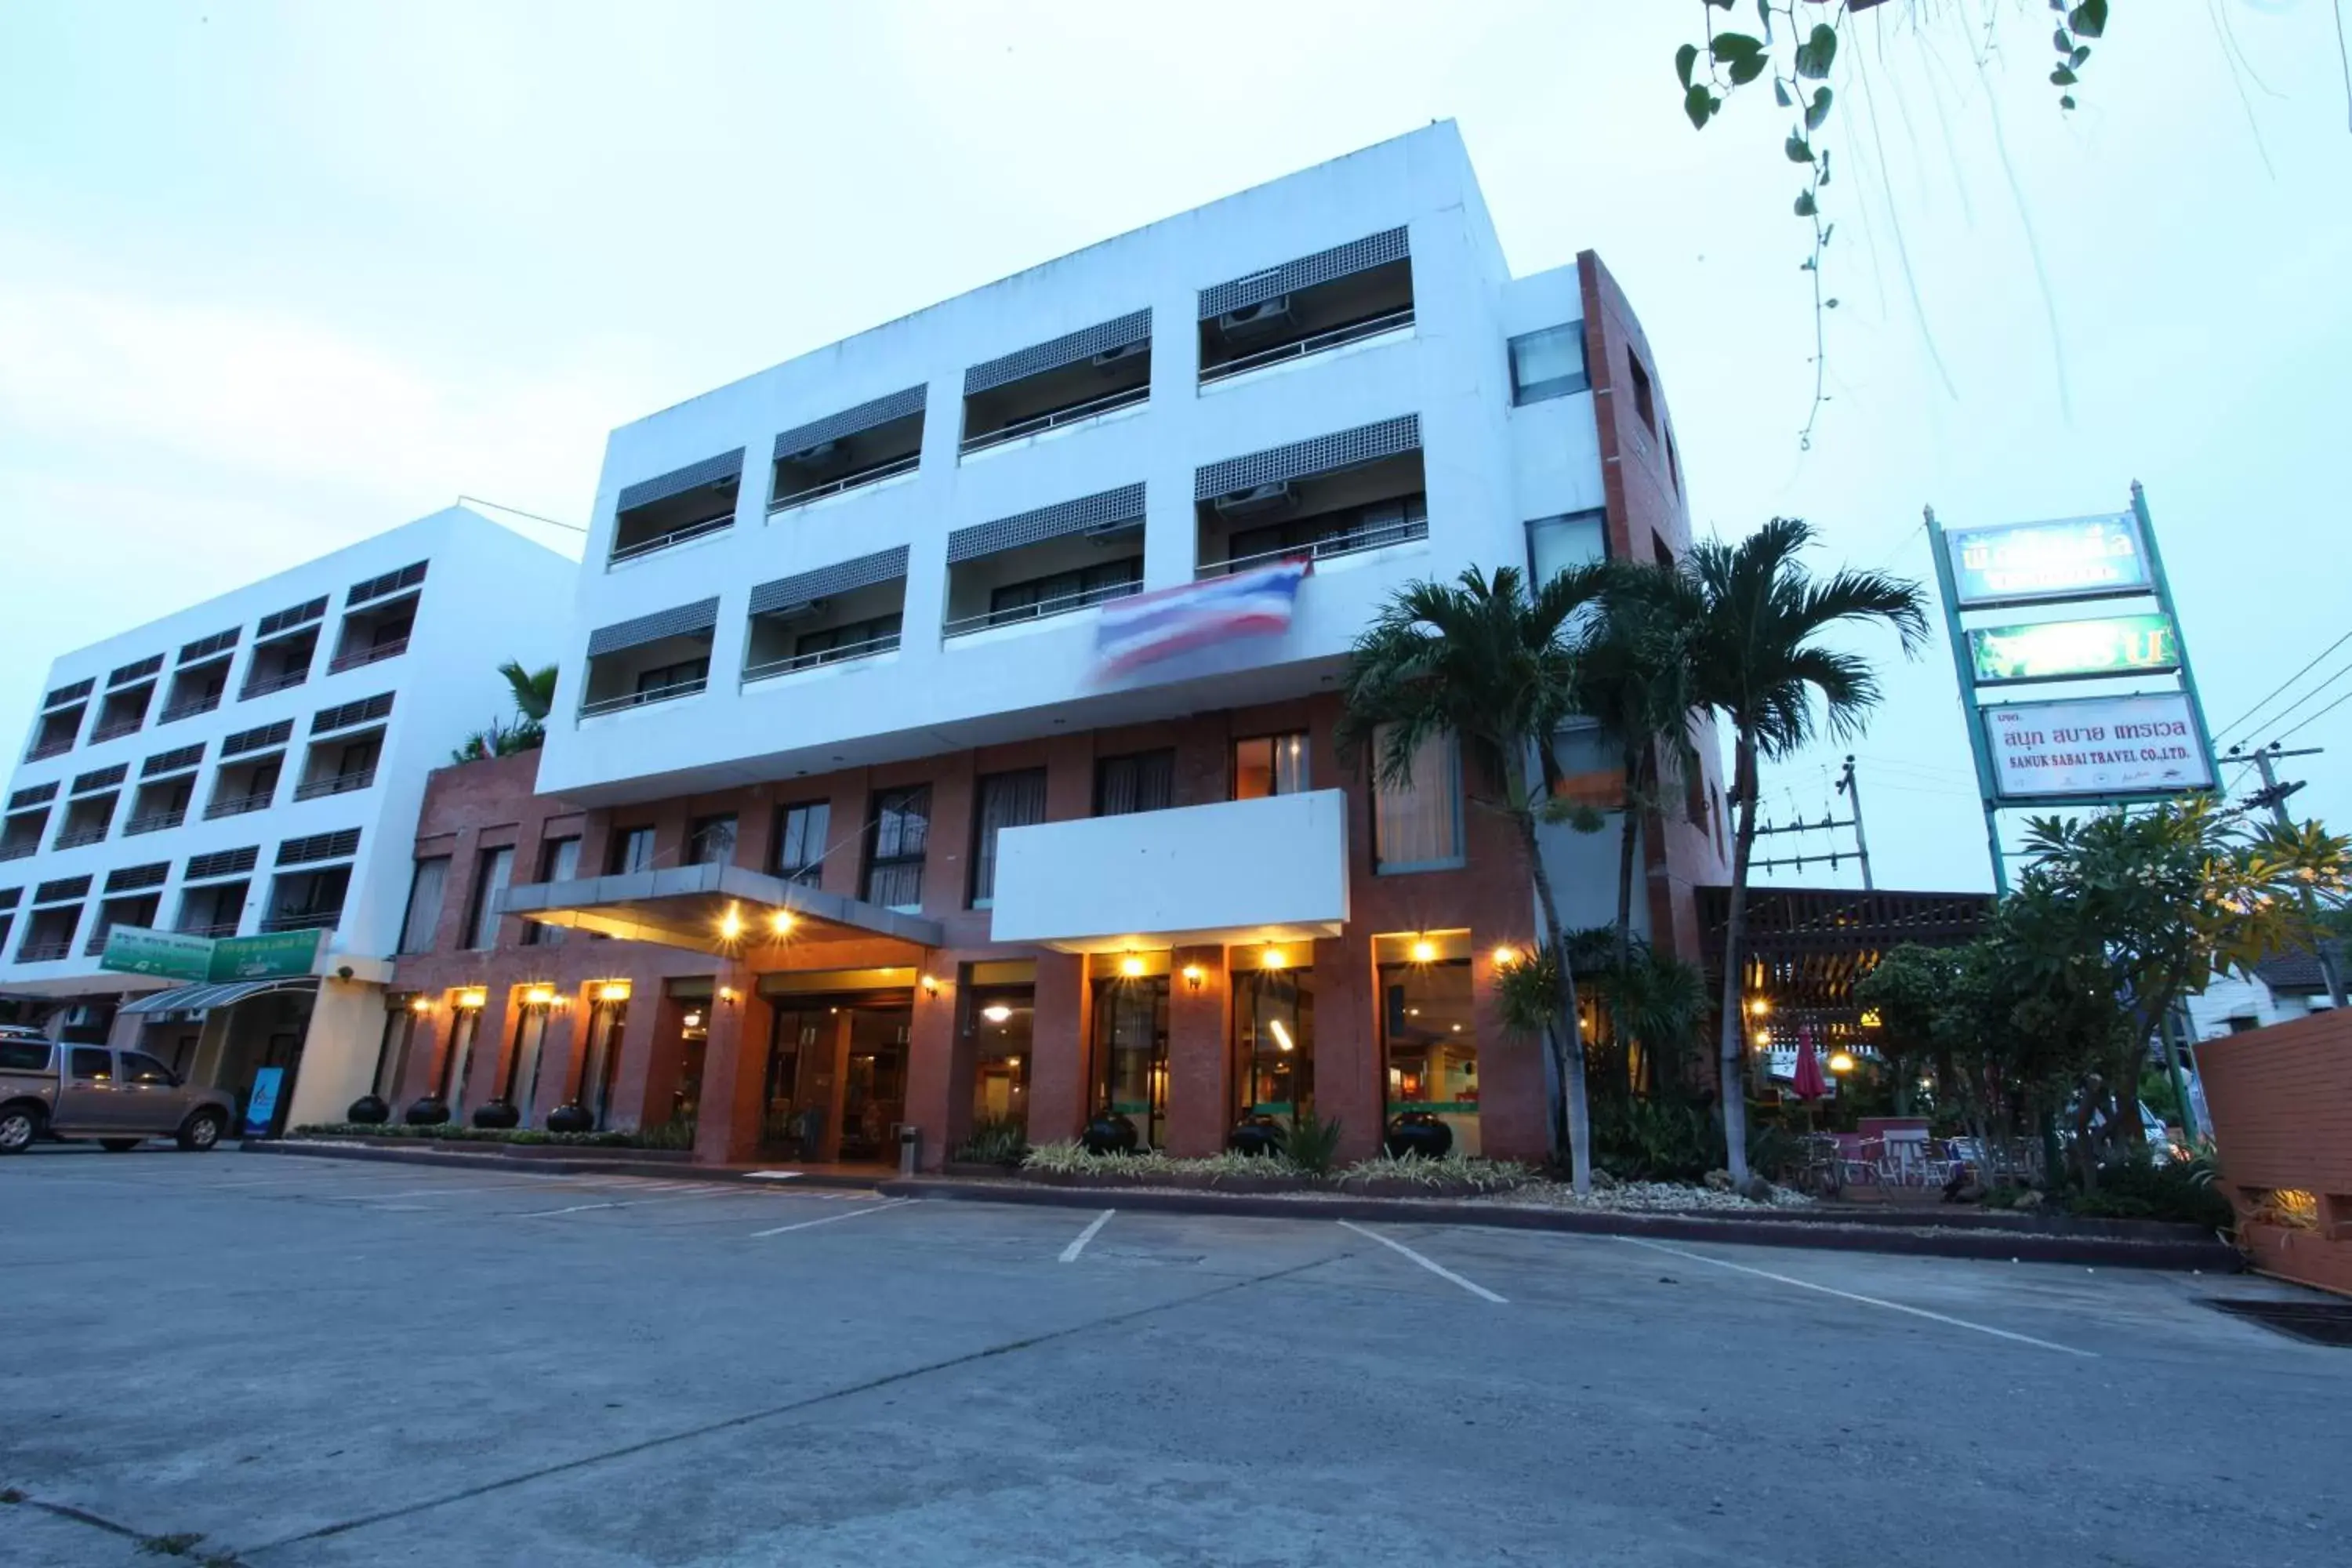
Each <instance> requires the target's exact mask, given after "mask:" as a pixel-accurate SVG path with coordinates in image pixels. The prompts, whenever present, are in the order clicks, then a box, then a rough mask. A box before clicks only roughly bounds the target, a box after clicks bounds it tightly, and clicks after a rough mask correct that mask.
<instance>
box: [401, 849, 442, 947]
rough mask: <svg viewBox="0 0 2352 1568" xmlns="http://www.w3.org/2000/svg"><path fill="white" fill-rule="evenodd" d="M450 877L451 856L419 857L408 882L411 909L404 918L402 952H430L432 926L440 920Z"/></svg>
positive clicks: (409, 908) (409, 907)
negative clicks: (442, 895) (425, 858)
mask: <svg viewBox="0 0 2352 1568" xmlns="http://www.w3.org/2000/svg"><path fill="white" fill-rule="evenodd" d="M448 880H449V857H447V856H446V855H439V856H436V857H434V858H432V859H429V860H419V861H418V862H417V863H416V872H415V875H414V876H412V877H411V878H410V879H409V881H408V912H407V913H406V914H405V915H404V916H403V917H402V918H401V922H400V951H401V952H430V951H432V947H433V928H434V927H435V926H436V925H438V924H439V923H440V921H441V892H442V889H444V888H445V887H446V886H447V884H448Z"/></svg>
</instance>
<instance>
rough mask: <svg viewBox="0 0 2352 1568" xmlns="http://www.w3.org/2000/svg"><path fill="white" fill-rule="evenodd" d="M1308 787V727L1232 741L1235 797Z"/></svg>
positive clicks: (1251, 797)
mask: <svg viewBox="0 0 2352 1568" xmlns="http://www.w3.org/2000/svg"><path fill="white" fill-rule="evenodd" d="M1306 787H1307V731H1304V730H1294V731H1291V732H1290V733H1288V734H1286V735H1256V736H1253V737H1252V738H1251V739H1249V740H1246V741H1235V742H1234V799H1235V800H1257V799H1259V798H1261V797H1262V796H1265V795H1297V794H1298V793H1299V792H1300V791H1301V790H1304V789H1305V788H1306Z"/></svg>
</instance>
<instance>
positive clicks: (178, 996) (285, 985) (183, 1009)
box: [115, 975, 319, 1013]
mask: <svg viewBox="0 0 2352 1568" xmlns="http://www.w3.org/2000/svg"><path fill="white" fill-rule="evenodd" d="M318 988H319V981H318V977H317V976H316V975H299V976H296V977H294V978H291V979H285V980H232V981H229V982H227V983H226V984H219V985H214V984H202V985H175V986H173V987H172V988H171V989H170V990H168V991H150V992H149V993H147V994H146V995H144V996H142V997H140V998H139V999H138V1000H137V1001H135V1002H125V1003H124V1004H123V1005H121V1006H120V1007H118V1008H116V1009H115V1011H116V1012H118V1013H205V1012H209V1011H211V1010H212V1009H213V1008H215V1007H228V1006H233V1005H236V1004H237V1003H239V1002H242V1001H244V1000H245V999H246V998H247V997H248V996H258V995H260V994H262V993H263V992H265V991H316V990H317V989H318Z"/></svg>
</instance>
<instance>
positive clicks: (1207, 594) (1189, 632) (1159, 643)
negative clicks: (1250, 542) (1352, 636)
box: [1095, 558, 1314, 676]
mask: <svg viewBox="0 0 2352 1568" xmlns="http://www.w3.org/2000/svg"><path fill="white" fill-rule="evenodd" d="M1313 564H1314V563H1313V562H1312V561H1310V560H1307V559H1305V558H1301V559H1299V560H1297V561H1281V562H1277V563H1275V564H1274V565H1271V566H1260V567H1257V568H1255V569H1254V570H1251V571H1248V572H1241V573H1236V574H1234V575H1233V576H1230V577H1211V578H1208V579H1206V580H1205V581H1202V582H1199V583H1187V584H1184V585H1183V586H1181V587H1178V588H1162V589H1160V591H1159V592H1158V593H1156V594H1141V595H1137V596H1136V597H1134V598H1131V599H1118V600H1115V601H1114V602H1112V603H1110V604H1108V605H1104V606H1103V612H1102V619H1101V621H1100V622H1099V624H1098V625H1097V627H1096V630H1095V671H1096V673H1097V675H1100V676H1112V675H1120V674H1124V673H1125V672H1127V671H1128V670H1130V669H1134V668H1137V667H1138V666H1139V665H1146V664H1150V663H1153V662H1155V661H1156V660H1159V659H1163V658H1171V657H1173V656H1174V655H1177V654H1180V653H1188V652H1190V651H1192V649H1194V648H1200V647H1209V646H1211V645H1213V644H1216V643H1222V642H1226V641H1229V640H1231V639H1232V638H1234V637H1252V636H1265V635H1268V634H1278V633H1281V632H1284V631H1287V630H1288V629H1289V627H1290V612H1291V610H1292V608H1293V607H1294V606H1295V605H1297V601H1298V584H1300V583H1301V582H1303V581H1305V579H1306V576H1307V572H1308V571H1309V570H1311V569H1312V567H1313Z"/></svg>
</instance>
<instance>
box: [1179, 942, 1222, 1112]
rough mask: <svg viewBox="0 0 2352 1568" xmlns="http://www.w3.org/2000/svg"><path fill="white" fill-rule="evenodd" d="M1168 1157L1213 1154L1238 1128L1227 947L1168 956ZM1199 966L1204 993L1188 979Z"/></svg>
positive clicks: (1188, 949) (1193, 949)
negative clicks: (1189, 968) (1186, 974)
mask: <svg viewBox="0 0 2352 1568" xmlns="http://www.w3.org/2000/svg"><path fill="white" fill-rule="evenodd" d="M1169 964H1170V969H1171V973H1170V976H1169V982H1168V1152H1170V1153H1171V1154H1175V1155H1179V1156H1190V1155H1195V1154H1213V1153H1215V1152H1218V1151H1219V1150H1221V1149H1223V1147H1224V1146H1225V1134H1227V1133H1228V1132H1230V1131H1233V1125H1234V1079H1233V1072H1234V1053H1233V1029H1232V1025H1231V1019H1232V1009H1233V983H1232V977H1231V975H1230V973H1228V969H1227V965H1226V961H1225V950H1224V949H1223V948H1222V947H1180V948H1178V949H1176V950H1175V951H1174V952H1171V954H1169ZM1188 964H1194V965H1198V966H1199V968H1200V970H1201V973H1202V981H1201V989H1200V990H1198V991H1194V990H1193V989H1192V984H1190V983H1189V982H1188V981H1186V980H1185V978H1184V969H1185V966H1186V965H1188Z"/></svg>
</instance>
